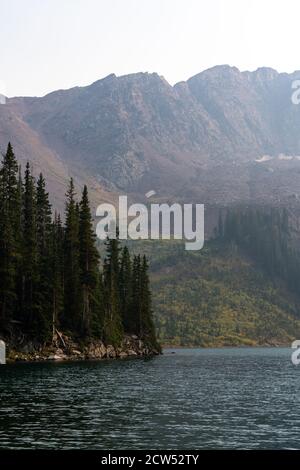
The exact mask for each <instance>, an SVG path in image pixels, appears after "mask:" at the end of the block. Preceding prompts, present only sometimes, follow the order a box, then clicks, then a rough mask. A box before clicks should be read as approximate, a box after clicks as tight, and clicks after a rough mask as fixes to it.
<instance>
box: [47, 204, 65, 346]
mask: <svg viewBox="0 0 300 470" xmlns="http://www.w3.org/2000/svg"><path fill="white" fill-rule="evenodd" d="M49 265H50V282H49V284H50V289H51V295H50V301H51V309H50V312H51V327H52V328H51V329H52V339H54V337H55V334H56V330H57V329H58V328H59V325H60V320H61V316H62V313H63V307H64V305H63V304H64V303H63V279H64V277H63V276H64V229H63V227H62V223H61V219H60V216H59V214H57V213H55V216H54V221H53V223H52V226H51V237H50V248H49Z"/></svg>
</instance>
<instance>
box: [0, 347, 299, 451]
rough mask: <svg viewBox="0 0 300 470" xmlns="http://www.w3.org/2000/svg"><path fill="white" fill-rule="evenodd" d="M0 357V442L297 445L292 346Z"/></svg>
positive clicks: (21, 444)
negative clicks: (92, 357) (60, 359)
mask: <svg viewBox="0 0 300 470" xmlns="http://www.w3.org/2000/svg"><path fill="white" fill-rule="evenodd" d="M172 351H175V353H176V354H171V350H166V351H165V354H164V355H163V356H160V357H155V358H153V359H151V360H142V359H137V360H127V361H102V362H81V363H80V362H78V363H59V364H56V363H55V364H53V363H43V364H13V365H7V366H0V448H2V449H3V448H15V449H16V448H56V449H70V448H72V449H74V448H77V449H85V448H87V449H111V450H113V449H160V448H164V449H203V448H297V449H300V435H299V429H300V392H299V385H300V366H298V367H295V366H294V365H293V364H292V363H291V360H290V355H291V350H289V349H276V348H272V349H264V348H261V349H248V348H245V349H181V350H172Z"/></svg>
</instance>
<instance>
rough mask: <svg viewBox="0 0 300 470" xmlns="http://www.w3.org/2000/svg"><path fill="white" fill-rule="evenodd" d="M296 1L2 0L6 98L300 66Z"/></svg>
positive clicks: (0, 64) (1, 73) (1, 72)
mask: <svg viewBox="0 0 300 470" xmlns="http://www.w3.org/2000/svg"><path fill="white" fill-rule="evenodd" d="M299 46H300V0H0V87H1V89H0V92H3V91H5V93H6V95H7V96H16V95H43V94H46V93H48V92H50V91H53V90H56V89H60V88H69V87H72V86H76V85H87V84H89V83H92V82H93V81H95V80H98V79H99V78H102V77H104V76H106V75H108V74H110V73H116V74H117V75H123V74H127V73H132V72H139V71H149V72H157V73H159V74H160V75H163V76H164V77H165V78H166V79H167V80H168V81H169V82H170V83H172V84H173V83H175V82H177V81H180V80H186V79H187V78H189V77H190V76H192V75H195V74H196V73H199V72H200V71H202V70H204V69H206V68H208V67H211V66H214V65H217V64H225V63H227V64H230V65H235V66H237V67H238V68H240V69H241V70H254V69H256V68H257V67H260V66H268V67H273V68H276V69H277V70H279V71H286V72H291V71H294V70H296V69H300V53H299V49H300V47H299Z"/></svg>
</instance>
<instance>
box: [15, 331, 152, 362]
mask: <svg viewBox="0 0 300 470" xmlns="http://www.w3.org/2000/svg"><path fill="white" fill-rule="evenodd" d="M157 354H160V351H159V350H158V349H156V348H153V347H151V346H149V345H147V343H146V342H144V341H142V340H141V339H139V338H138V337H137V336H135V335H131V336H129V335H126V336H125V337H124V339H123V341H122V343H121V344H120V346H118V347H115V346H113V345H111V344H107V345H106V344H104V343H103V342H102V341H99V340H91V341H90V342H88V343H84V344H80V343H79V342H76V341H74V340H73V339H71V338H70V337H68V336H66V335H62V334H60V335H59V337H58V336H56V337H55V339H54V341H53V343H52V344H50V345H39V344H34V343H33V342H30V341H28V342H25V343H24V344H17V342H16V341H13V342H11V343H10V342H8V343H7V360H8V362H9V361H78V360H99V359H125V358H129V357H141V356H144V357H147V356H153V355H157Z"/></svg>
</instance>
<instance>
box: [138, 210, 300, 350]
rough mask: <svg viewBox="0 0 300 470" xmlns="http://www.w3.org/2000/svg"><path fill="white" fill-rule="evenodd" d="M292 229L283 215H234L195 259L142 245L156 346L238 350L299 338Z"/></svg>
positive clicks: (170, 248)
mask: <svg viewBox="0 0 300 470" xmlns="http://www.w3.org/2000/svg"><path fill="white" fill-rule="evenodd" d="M289 226H290V224H289V220H288V214H287V211H278V210H274V209H264V210H262V209H236V210H231V211H228V213H227V214H226V215H225V214H224V216H223V217H222V218H220V221H219V228H218V231H217V232H216V234H215V239H214V240H211V241H207V242H206V243H205V246H204V248H203V250H201V251H199V252H186V251H185V250H184V246H183V245H182V244H181V243H180V242H174V241H173V242H167V241H165V242H161V243H159V244H157V243H156V244H155V247H154V243H153V242H151V241H150V242H147V243H144V248H143V249H144V251H145V252H146V253H147V254H148V255H149V257H150V259H151V280H152V286H153V298H154V311H155V321H156V326H157V329H158V331H159V337H160V340H161V341H162V342H163V343H165V344H173V345H194V346H224V345H228V346H229V345H236V346H238V345H271V344H273V345H274V344H275V345H277V344H290V343H291V341H292V340H294V339H295V338H298V337H299V335H300V296H299V272H300V262H299V255H298V252H297V250H296V248H295V246H296V247H297V241H296V242H295V240H293V243H291V236H290V229H289ZM138 249H141V248H138Z"/></svg>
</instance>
